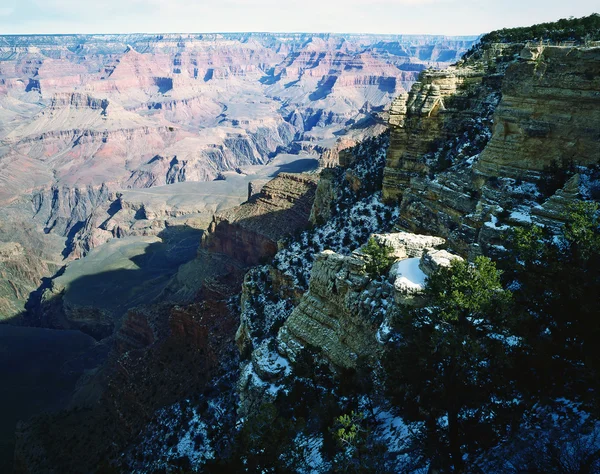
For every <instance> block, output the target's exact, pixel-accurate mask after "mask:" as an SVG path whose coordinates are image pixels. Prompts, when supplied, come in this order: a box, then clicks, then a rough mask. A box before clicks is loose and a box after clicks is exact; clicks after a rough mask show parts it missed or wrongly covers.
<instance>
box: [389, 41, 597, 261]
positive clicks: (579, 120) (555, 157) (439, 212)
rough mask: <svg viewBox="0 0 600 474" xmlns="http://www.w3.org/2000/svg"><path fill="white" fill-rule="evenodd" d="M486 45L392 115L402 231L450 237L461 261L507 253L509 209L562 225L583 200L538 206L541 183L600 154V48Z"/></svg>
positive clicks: (392, 178)
mask: <svg viewBox="0 0 600 474" xmlns="http://www.w3.org/2000/svg"><path fill="white" fill-rule="evenodd" d="M487 46H488V47H486V48H485V49H484V50H483V53H485V54H483V53H482V54H480V55H479V56H477V55H476V56H477V58H478V59H477V60H474V59H467V60H465V61H462V62H461V63H460V64H458V65H457V66H456V67H455V68H450V69H449V70H447V71H442V72H430V71H425V72H424V73H423V74H422V75H421V81H420V82H418V83H416V84H415V86H414V87H413V89H412V91H411V93H410V95H409V96H400V97H399V98H397V99H396V101H395V102H394V103H393V105H392V108H391V111H390V128H391V144H390V147H389V149H388V156H387V161H386V169H385V173H384V184H383V193H384V196H385V197H386V198H387V199H388V200H396V199H397V200H399V201H400V208H401V211H400V219H399V221H398V225H397V227H398V228H399V229H403V230H408V231H410V232H419V233H428V234H431V235H438V236H441V237H444V238H446V239H448V242H449V245H450V246H451V247H452V248H453V249H455V250H456V251H458V252H460V253H461V254H462V255H477V254H481V253H482V252H483V253H486V252H488V251H490V250H493V248H494V247H498V248H501V244H500V241H501V240H502V238H503V235H504V232H505V230H506V228H505V227H503V224H501V223H499V221H498V217H497V215H499V214H500V213H501V212H505V213H506V212H507V211H506V210H505V211H503V209H515V211H514V212H513V213H512V214H511V213H510V212H508V214H509V217H508V219H509V220H511V222H512V224H513V225H522V224H523V223H527V222H531V221H532V219H533V220H534V221H538V222H540V223H544V224H546V225H551V223H550V222H548V218H549V217H550V214H552V217H551V219H554V223H555V224H556V225H560V217H559V216H558V214H560V212H564V211H565V209H566V207H565V205H566V201H567V200H568V199H567V200H565V199H564V196H566V195H569V196H571V198H573V197H575V195H576V194H577V192H576V191H574V190H571V191H569V190H566V191H562V192H560V193H562V194H560V193H559V195H558V196H557V197H556V198H552V199H551V200H550V201H549V202H548V203H547V204H544V206H542V208H537V207H536V206H537V204H536V202H535V200H536V199H537V200H539V199H540V198H541V197H542V196H541V195H540V193H539V190H538V189H537V187H536V185H537V184H538V183H539V182H540V180H541V181H544V180H548V179H553V178H552V176H551V173H553V172H556V171H552V170H551V168H552V167H553V166H554V168H557V169H558V168H560V167H561V166H562V167H565V168H566V167H567V166H568V165H567V163H569V162H573V163H574V165H575V166H576V165H579V166H588V165H593V164H596V163H598V156H600V142H599V141H598V140H597V133H596V131H595V130H596V129H597V128H598V120H599V116H598V113H597V112H598V110H600V106H599V104H598V100H599V99H598V97H597V92H596V91H597V90H598V89H599V84H598V74H596V73H594V71H597V70H598V68H599V67H600V66H599V65H600V60H599V58H600V49H598V48H585V47H581V48H572V47H558V46H547V47H543V48H541V47H529V46H528V47H523V45H504V46H502V47H498V48H492V47H491V46H494V45H491V46H490V45H487ZM515 51H520V54H516V55H514V54H513V53H514V52H515ZM498 54H500V56H498ZM488 56H489V57H488ZM494 57H497V58H498V59H497V60H495V61H491V59H493V58H494ZM566 71H569V72H568V73H567V72H566ZM500 94H501V100H499V99H500ZM492 123H493V126H492ZM573 137H577V139H574V138H573ZM563 184H564V183H563ZM571 187H575V188H576V187H577V186H576V185H573V186H571ZM546 197H548V196H546ZM559 200H560V201H561V202H562V205H561V206H559V207H560V208H561V209H559V210H556V209H555V210H554V211H552V210H550V208H552V207H553V206H554V204H556V203H557V201H559ZM571 202H572V200H571ZM519 209H520V210H519ZM523 209H525V210H523ZM532 209H533V210H532ZM544 209H548V210H547V211H545V210H544ZM530 214H532V216H530ZM512 215H514V216H515V217H514V218H513V217H511V216H512ZM490 216H491V217H490ZM536 216H538V217H536Z"/></svg>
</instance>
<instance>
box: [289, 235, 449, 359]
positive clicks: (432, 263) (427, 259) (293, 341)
mask: <svg viewBox="0 0 600 474" xmlns="http://www.w3.org/2000/svg"><path fill="white" fill-rule="evenodd" d="M374 237H375V238H376V239H377V240H378V241H379V242H380V243H385V244H386V245H389V246H391V247H393V249H394V254H393V255H394V257H396V258H397V259H398V262H397V263H396V264H394V265H393V266H392V268H391V269H390V271H389V274H388V275H387V278H385V279H383V280H382V279H373V278H371V277H369V275H368V274H367V272H366V259H367V257H366V256H364V255H363V254H361V253H360V250H359V251H356V252H354V254H353V255H351V256H343V255H340V254H337V253H335V252H333V251H331V250H326V251H324V252H322V253H320V254H319V255H317V256H316V259H315V263H314V265H313V269H312V273H311V278H310V283H309V291H308V292H307V293H306V294H305V295H304V296H303V297H302V298H301V299H300V302H299V304H298V305H297V306H296V308H295V309H294V310H293V312H292V313H291V315H290V316H289V317H288V318H287V320H286V321H285V323H284V324H283V326H282V327H281V329H280V330H279V334H278V341H279V351H280V352H281V353H282V354H283V355H285V356H286V357H287V358H289V359H290V360H292V361H294V360H296V359H297V357H298V355H299V354H300V352H301V351H302V350H303V349H305V348H306V349H312V350H316V351H317V352H320V353H321V354H322V355H323V356H324V357H325V358H326V359H327V360H328V361H329V362H331V363H332V364H333V366H334V367H337V368H344V369H348V368H356V366H357V364H358V363H359V361H360V360H361V359H366V360H371V362H372V361H373V360H375V359H376V358H377V357H378V355H379V350H380V348H381V345H380V344H379V341H380V340H381V337H382V334H381V331H380V329H381V327H382V324H383V325H384V324H385V323H386V321H388V320H389V318H391V317H392V315H393V314H394V311H395V310H397V306H396V304H398V303H400V304H413V300H414V296H415V294H416V293H419V292H420V291H421V290H422V289H423V286H424V282H425V279H426V277H427V275H431V274H432V271H435V270H436V269H438V268H439V267H441V266H448V265H449V264H450V262H451V260H453V259H454V258H458V257H455V256H453V255H451V254H449V253H448V252H440V251H437V250H435V247H436V246H439V245H442V244H444V242H445V241H444V239H441V238H438V237H430V236H425V235H415V234H409V233H406V232H401V233H395V234H376V235H374ZM394 308H396V309H394Z"/></svg>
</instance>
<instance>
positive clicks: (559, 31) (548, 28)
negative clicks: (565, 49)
mask: <svg viewBox="0 0 600 474" xmlns="http://www.w3.org/2000/svg"><path fill="white" fill-rule="evenodd" d="M598 39H600V15H598V14H597V13H594V14H592V15H590V16H586V17H583V18H569V19H565V18H563V19H561V20H558V21H555V22H552V23H540V24H537V25H533V26H528V27H523V28H504V29H501V30H497V31H492V32H491V33H488V34H487V35H484V36H483V37H482V38H481V42H482V43H484V44H485V43H514V42H523V41H552V42H558V41H575V42H578V43H582V42H584V41H585V40H598Z"/></svg>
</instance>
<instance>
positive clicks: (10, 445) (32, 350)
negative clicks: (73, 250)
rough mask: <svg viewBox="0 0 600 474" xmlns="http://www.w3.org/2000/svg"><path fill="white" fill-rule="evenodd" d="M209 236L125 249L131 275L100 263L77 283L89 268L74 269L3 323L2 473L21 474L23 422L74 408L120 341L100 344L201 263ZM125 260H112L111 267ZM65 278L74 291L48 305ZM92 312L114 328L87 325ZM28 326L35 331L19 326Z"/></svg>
mask: <svg viewBox="0 0 600 474" xmlns="http://www.w3.org/2000/svg"><path fill="white" fill-rule="evenodd" d="M201 235H202V230H199V229H194V228H191V227H188V226H175V227H169V228H167V229H165V230H164V231H162V232H161V233H160V234H159V235H158V237H159V238H160V239H161V240H160V241H157V242H153V243H149V244H147V245H146V246H145V248H144V249H143V252H139V253H136V252H132V253H133V254H132V255H128V253H127V251H126V250H131V249H130V248H129V246H127V245H126V246H125V247H124V248H117V249H116V253H117V254H121V255H122V257H120V258H122V259H126V260H129V263H130V264H131V265H130V267H131V268H130V269H124V268H121V269H116V270H108V271H106V270H102V271H99V272H98V273H94V271H95V269H96V266H95V265H97V264H98V263H101V260H102V259H99V260H100V262H99V261H93V262H92V265H90V266H89V268H87V267H88V266H87V265H86V270H87V274H81V275H79V276H75V277H73V278H72V279H71V277H70V275H69V272H70V267H71V266H73V265H82V263H83V262H80V263H79V264H77V262H72V263H71V265H70V266H69V267H63V268H61V270H60V271H59V272H57V274H56V275H55V276H54V277H52V278H47V279H44V281H43V282H42V285H41V286H40V287H39V288H38V289H37V290H36V291H34V292H32V293H31V294H30V296H29V300H28V303H27V306H26V308H27V310H26V312H25V314H20V315H18V316H15V318H13V319H12V320H8V321H7V322H6V323H5V324H0V379H1V380H2V383H1V384H0V420H1V422H0V472H2V473H11V472H13V471H12V470H13V453H14V448H15V428H16V426H17V423H18V422H19V420H26V419H29V418H31V417H33V416H37V415H41V414H43V413H49V412H55V411H58V410H62V409H65V408H67V407H68V406H69V404H70V403H71V399H72V396H73V393H74V392H75V390H76V388H77V387H78V381H80V379H81V377H82V376H84V375H86V374H90V373H93V372H94V371H95V370H97V368H98V367H100V366H101V365H102V364H103V363H104V362H105V361H106V359H107V357H108V354H109V351H110V348H111V346H112V338H109V339H104V340H102V341H100V342H98V340H99V339H102V338H103V337H106V336H109V335H110V333H112V331H113V328H114V327H115V326H118V325H119V323H120V320H121V318H122V316H123V314H125V312H126V311H127V310H129V309H130V308H132V307H134V306H137V305H140V304H147V303H150V302H151V301H152V300H154V299H155V298H156V297H157V296H158V295H159V294H160V292H161V291H162V289H163V288H164V287H165V285H166V284H167V283H168V281H169V280H170V278H171V277H172V276H173V275H174V274H175V273H176V272H177V269H178V268H179V266H180V265H181V264H183V263H186V262H188V261H190V260H192V259H194V258H195V257H196V253H197V249H198V245H199V243H200V237H201ZM117 240H118V239H117ZM118 243H120V242H118ZM118 260H119V258H116V259H114V261H111V260H109V261H108V262H107V266H108V267H110V266H111V265H112V264H117V263H118ZM94 264H95V265H94ZM65 277H68V278H69V283H68V287H67V289H66V291H65V292H64V293H61V294H58V295H53V296H52V297H51V298H49V299H48V300H45V301H43V299H42V296H43V295H44V292H45V291H46V290H48V289H49V288H50V287H51V285H52V280H54V279H60V278H65ZM63 298H66V299H67V303H68V304H69V305H71V307H72V306H73V305H80V306H81V307H80V309H78V310H77V316H78V318H79V319H81V321H82V323H81V325H79V324H78V323H71V322H69V321H68V319H67V318H66V317H65V314H64V311H63V304H64V301H63ZM92 307H93V308H95V309H101V310H103V311H106V312H107V313H108V314H110V316H111V318H112V320H111V321H110V324H108V325H102V324H100V325H99V326H98V327H96V326H94V324H93V321H87V318H86V312H89V316H90V318H91V319H92V320H93V318H94V317H95V316H96V314H94V310H93V309H91V308H92ZM22 321H25V323H26V324H28V325H29V326H15V325H11V323H13V324H20V323H21V322H22ZM32 326H35V327H32ZM108 329H110V333H109V332H107V330H108ZM91 398H94V395H93V394H92V396H91Z"/></svg>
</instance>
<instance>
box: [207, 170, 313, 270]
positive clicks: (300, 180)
mask: <svg viewBox="0 0 600 474" xmlns="http://www.w3.org/2000/svg"><path fill="white" fill-rule="evenodd" d="M317 180H318V176H317V175H311V174H290V173H281V174H280V175H279V176H278V177H277V178H275V179H273V180H272V181H270V182H269V183H267V184H266V185H265V186H264V187H263V188H262V190H261V192H260V193H259V194H258V195H256V196H255V197H253V198H252V199H251V200H250V201H248V202H246V203H244V204H242V205H241V206H239V207H236V208H232V209H230V210H228V211H224V212H221V213H218V214H216V215H215V216H214V217H213V221H212V223H211V224H210V227H209V228H208V231H207V233H206V234H205V235H204V236H203V237H202V248H203V249H205V250H208V251H210V252H216V253H222V254H225V255H228V256H229V257H231V258H234V259H235V260H237V261H239V262H242V263H244V264H247V265H256V264H258V263H259V262H260V261H261V260H263V259H266V258H268V257H272V256H274V255H275V253H276V252H277V248H278V247H277V246H278V241H279V240H281V239H282V238H284V237H285V236H286V235H289V234H291V233H293V232H295V231H296V230H299V229H303V228H305V227H306V226H307V225H308V223H309V217H310V212H311V208H312V204H313V201H314V198H315V191H316V188H317Z"/></svg>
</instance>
